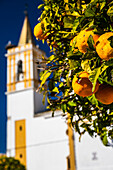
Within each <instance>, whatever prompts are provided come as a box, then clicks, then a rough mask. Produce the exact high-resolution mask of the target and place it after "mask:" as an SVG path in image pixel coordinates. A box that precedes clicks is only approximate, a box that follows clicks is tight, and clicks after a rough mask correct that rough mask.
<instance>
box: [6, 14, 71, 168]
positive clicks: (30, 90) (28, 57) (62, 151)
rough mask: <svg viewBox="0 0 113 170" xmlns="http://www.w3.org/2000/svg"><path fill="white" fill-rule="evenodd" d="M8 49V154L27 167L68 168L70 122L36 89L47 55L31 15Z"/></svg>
mask: <svg viewBox="0 0 113 170" xmlns="http://www.w3.org/2000/svg"><path fill="white" fill-rule="evenodd" d="M6 49H7V54H6V57H7V92H6V94H7V117H8V120H7V156H13V157H15V158H17V159H19V160H20V161H21V163H23V164H25V165H26V167H27V170H37V169H38V170H45V169H49V170H50V169H51V170H53V169H54V170H63V169H66V167H67V159H66V157H67V156H68V155H69V143H68V136H67V135H66V130H67V124H66V121H65V119H64V118H63V117H62V116H61V112H60V111H56V113H55V117H54V118H53V117H52V116H51V115H52V113H51V112H50V111H47V110H46V106H47V101H46V99H45V105H43V104H42V99H43V94H40V93H38V92H36V89H37V87H38V85H39V83H40V81H39V77H38V76H39V71H40V70H37V65H38V67H39V66H40V63H42V62H43V60H42V55H43V56H44V57H45V58H46V55H45V53H44V52H43V51H42V50H40V49H39V48H38V47H37V46H35V44H34V41H33V36H32V31H31V28H30V24H29V21H28V16H27V15H26V16H25V20H24V23H23V27H22V31H21V34H20V39H19V43H18V46H16V47H15V46H13V45H11V43H9V44H8V45H7V47H6ZM36 62H38V64H37V63H36Z"/></svg>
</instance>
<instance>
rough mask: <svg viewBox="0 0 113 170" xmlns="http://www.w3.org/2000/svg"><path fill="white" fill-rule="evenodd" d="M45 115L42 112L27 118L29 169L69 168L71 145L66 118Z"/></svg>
mask: <svg viewBox="0 0 113 170" xmlns="http://www.w3.org/2000/svg"><path fill="white" fill-rule="evenodd" d="M45 116H46V115H45ZM45 116H43V113H42V116H41V117H37V118H34V119H32V120H27V146H28V147H27V165H28V167H27V168H28V169H27V170H31V169H32V170H37V169H39V170H67V162H66V157H67V156H68V155H69V146H68V136H67V135H66V129H67V124H66V123H65V119H63V118H62V117H61V116H58V117H54V118H52V117H51V118H45ZM50 116H51V115H50Z"/></svg>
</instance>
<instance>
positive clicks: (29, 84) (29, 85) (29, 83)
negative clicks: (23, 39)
mask: <svg viewBox="0 0 113 170" xmlns="http://www.w3.org/2000/svg"><path fill="white" fill-rule="evenodd" d="M30 54H31V52H30V51H28V68H29V80H28V87H31V66H30V65H31V63H30V62H31V61H30Z"/></svg>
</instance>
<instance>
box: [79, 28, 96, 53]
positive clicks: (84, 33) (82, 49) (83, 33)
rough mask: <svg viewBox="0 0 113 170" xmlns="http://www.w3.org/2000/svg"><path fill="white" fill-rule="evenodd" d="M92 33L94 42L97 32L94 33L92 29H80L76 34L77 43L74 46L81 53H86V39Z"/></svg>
mask: <svg viewBox="0 0 113 170" xmlns="http://www.w3.org/2000/svg"><path fill="white" fill-rule="evenodd" d="M90 35H92V37H93V40H94V43H95V42H96V41H97V39H98V38H99V35H98V34H94V33H93V30H92V29H86V30H82V31H81V32H80V33H79V34H78V35H77V44H76V46H77V47H78V49H79V51H80V52H82V53H86V51H87V48H88V43H87V40H88V38H89V36H90Z"/></svg>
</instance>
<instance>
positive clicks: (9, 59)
mask: <svg viewBox="0 0 113 170" xmlns="http://www.w3.org/2000/svg"><path fill="white" fill-rule="evenodd" d="M8 63H9V65H8V72H9V82H8V92H10V91H11V56H9V57H8Z"/></svg>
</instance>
